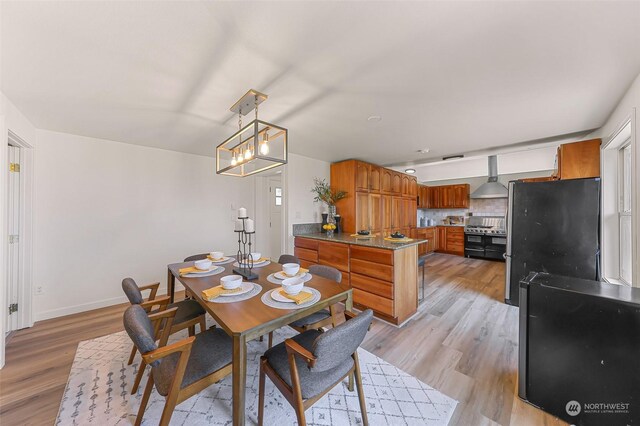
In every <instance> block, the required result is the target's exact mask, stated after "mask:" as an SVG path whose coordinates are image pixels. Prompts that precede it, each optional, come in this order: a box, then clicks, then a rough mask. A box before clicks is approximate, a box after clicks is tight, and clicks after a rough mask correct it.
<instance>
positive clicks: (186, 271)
mask: <svg viewBox="0 0 640 426" xmlns="http://www.w3.org/2000/svg"><path fill="white" fill-rule="evenodd" d="M210 271H211V269H210ZM192 272H203V273H204V272H207V271H203V270H202V269H198V268H196V267H195V266H189V267H188V268H181V269H178V273H179V274H180V276H181V277H182V276H183V275H187V274H190V273H192Z"/></svg>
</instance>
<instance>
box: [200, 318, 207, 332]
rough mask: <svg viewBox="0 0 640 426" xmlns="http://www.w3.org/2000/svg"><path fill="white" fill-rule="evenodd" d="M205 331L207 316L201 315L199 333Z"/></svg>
mask: <svg viewBox="0 0 640 426" xmlns="http://www.w3.org/2000/svg"><path fill="white" fill-rule="evenodd" d="M205 331H207V318H206V317H205V316H204V315H203V316H201V317H200V333H203V332H205Z"/></svg>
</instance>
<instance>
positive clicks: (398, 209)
mask: <svg viewBox="0 0 640 426" xmlns="http://www.w3.org/2000/svg"><path fill="white" fill-rule="evenodd" d="M403 208H404V199H403V198H402V197H392V199H391V230H392V231H397V230H398V229H400V228H402V227H403V219H404V217H403Z"/></svg>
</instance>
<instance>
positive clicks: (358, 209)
mask: <svg viewBox="0 0 640 426" xmlns="http://www.w3.org/2000/svg"><path fill="white" fill-rule="evenodd" d="M331 188H332V189H333V190H342V191H346V192H347V197H346V198H344V199H342V200H340V201H339V202H338V203H337V204H336V208H337V210H338V213H339V214H340V216H341V217H342V229H343V230H344V232H356V231H359V230H362V229H371V230H372V231H374V232H383V233H385V234H386V233H389V232H391V231H394V230H405V229H406V228H409V227H411V226H415V222H416V218H417V197H418V182H417V179H416V178H415V177H414V176H409V175H405V174H404V173H400V172H396V171H394V170H390V169H385V168H384V167H381V166H378V165H375V164H369V163H365V162H364V161H359V160H346V161H341V162H339V163H334V164H332V165H331Z"/></svg>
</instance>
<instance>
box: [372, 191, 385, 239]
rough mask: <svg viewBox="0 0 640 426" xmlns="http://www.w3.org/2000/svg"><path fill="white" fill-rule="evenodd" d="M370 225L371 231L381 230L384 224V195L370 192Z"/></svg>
mask: <svg viewBox="0 0 640 426" xmlns="http://www.w3.org/2000/svg"><path fill="white" fill-rule="evenodd" d="M369 226H370V227H371V231H373V232H380V231H381V230H382V226H383V212H382V195H380V194H373V193H372V194H369Z"/></svg>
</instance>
